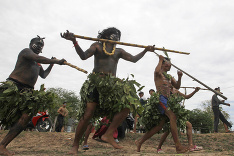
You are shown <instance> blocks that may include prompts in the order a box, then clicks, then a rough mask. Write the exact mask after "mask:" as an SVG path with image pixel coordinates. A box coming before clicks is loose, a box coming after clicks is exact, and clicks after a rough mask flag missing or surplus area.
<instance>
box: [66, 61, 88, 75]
mask: <svg viewBox="0 0 234 156" xmlns="http://www.w3.org/2000/svg"><path fill="white" fill-rule="evenodd" d="M64 64H65V65H68V66H70V67H72V68H75V69H77V70H79V71H81V72H83V73H85V74H87V73H88V72H87V71H86V70H84V69H82V68H79V67H77V66H75V65H73V64H71V63H68V62H66V61H65V62H64Z"/></svg>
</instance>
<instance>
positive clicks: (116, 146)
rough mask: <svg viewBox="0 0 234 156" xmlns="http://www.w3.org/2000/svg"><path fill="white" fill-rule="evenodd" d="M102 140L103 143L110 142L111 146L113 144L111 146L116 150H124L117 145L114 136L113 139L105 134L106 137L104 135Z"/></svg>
mask: <svg viewBox="0 0 234 156" xmlns="http://www.w3.org/2000/svg"><path fill="white" fill-rule="evenodd" d="M101 139H102V141H105V142H108V143H109V144H111V145H112V146H113V147H114V148H116V149H121V148H123V147H121V146H119V145H118V144H117V143H116V141H115V139H114V138H113V136H112V137H108V136H106V135H105V134H104V135H102V137H101Z"/></svg>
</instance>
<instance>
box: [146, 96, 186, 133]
mask: <svg viewBox="0 0 234 156" xmlns="http://www.w3.org/2000/svg"><path fill="white" fill-rule="evenodd" d="M159 96H160V94H159V93H154V94H153V95H152V96H151V97H150V99H149V101H148V103H147V104H146V105H145V110H144V111H143V115H142V122H143V124H144V125H145V128H146V130H147V131H149V130H151V129H152V128H153V127H155V126H157V125H159V122H160V121H161V120H162V119H163V118H166V124H165V125H164V127H163V131H168V130H170V122H169V118H168V117H167V116H166V115H162V114H161V113H160V112H159V110H158V105H159ZM182 100H183V97H182V96H180V95H177V94H172V95H171V96H169V98H168V101H167V104H168V109H170V110H172V111H173V112H174V113H175V115H176V119H177V127H178V129H179V128H180V129H185V128H186V121H188V117H189V116H188V115H189V113H188V110H186V109H184V106H182V105H181V101H182Z"/></svg>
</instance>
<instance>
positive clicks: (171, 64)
mask: <svg viewBox="0 0 234 156" xmlns="http://www.w3.org/2000/svg"><path fill="white" fill-rule="evenodd" d="M154 53H155V54H156V55H157V56H159V55H158V54H157V53H156V52H154ZM165 61H167V60H165ZM171 65H172V66H173V67H175V68H176V69H178V70H180V71H181V72H183V73H184V74H186V75H187V76H189V77H191V78H192V79H194V80H195V81H197V82H198V83H200V84H201V85H203V86H204V87H206V88H207V89H209V90H210V91H212V92H214V93H215V94H218V95H219V96H221V97H222V98H223V99H225V100H227V97H225V96H223V95H222V94H220V93H219V92H217V91H215V90H214V89H212V88H210V87H209V86H207V85H206V84H204V83H202V82H201V81H199V80H198V79H196V78H195V77H193V76H191V75H189V74H188V73H186V72H185V71H183V70H182V69H180V68H178V67H177V66H175V65H174V64H172V63H171Z"/></svg>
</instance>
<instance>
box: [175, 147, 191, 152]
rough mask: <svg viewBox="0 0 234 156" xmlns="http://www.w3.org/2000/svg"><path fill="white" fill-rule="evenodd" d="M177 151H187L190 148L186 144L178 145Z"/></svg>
mask: <svg viewBox="0 0 234 156" xmlns="http://www.w3.org/2000/svg"><path fill="white" fill-rule="evenodd" d="M176 152H177V153H186V152H189V148H188V147H186V146H178V147H176Z"/></svg>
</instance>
